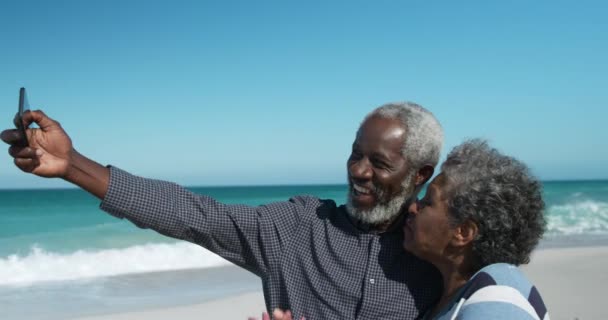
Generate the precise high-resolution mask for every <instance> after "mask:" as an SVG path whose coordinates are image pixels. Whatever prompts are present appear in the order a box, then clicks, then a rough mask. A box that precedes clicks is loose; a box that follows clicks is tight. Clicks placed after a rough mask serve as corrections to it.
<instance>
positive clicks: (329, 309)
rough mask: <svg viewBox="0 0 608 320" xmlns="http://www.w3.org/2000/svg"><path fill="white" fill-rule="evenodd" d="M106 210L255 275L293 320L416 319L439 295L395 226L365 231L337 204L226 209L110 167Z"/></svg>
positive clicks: (298, 202)
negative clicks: (200, 248)
mask: <svg viewBox="0 0 608 320" xmlns="http://www.w3.org/2000/svg"><path fill="white" fill-rule="evenodd" d="M100 207H101V209H102V210H104V211H106V212H108V213H110V214H112V215H114V216H116V217H119V218H126V219H128V220H130V221H131V222H133V223H134V224H135V225H137V226H138V227H140V228H150V229H153V230H156V231H157V232H159V233H161V234H164V235H166V236H169V237H173V238H177V239H182V240H186V241H190V242H193V243H196V244H198V245H200V246H202V247H204V248H207V249H209V250H210V251H212V252H215V253H216V254H218V255H220V256H221V257H223V258H225V259H227V260H229V261H231V262H233V263H234V264H236V265H238V266H241V267H243V268H245V269H247V270H249V271H250V272H252V273H254V274H256V275H257V276H259V277H260V278H261V280H262V285H263V291H264V298H265V301H266V307H267V308H268V310H273V309H274V308H282V309H290V310H292V312H293V314H294V319H300V317H302V316H304V317H306V319H308V320H315V319H415V318H417V317H418V316H419V315H420V314H421V312H424V311H425V309H426V308H428V307H430V306H431V305H432V304H433V303H434V302H435V301H436V299H437V298H438V297H439V294H440V292H441V279H440V276H439V273H438V272H437V271H436V270H435V268H434V267H432V266H431V265H430V264H427V263H426V262H423V261H421V260H419V259H417V258H416V257H414V256H412V255H411V254H409V253H407V252H404V251H403V249H402V241H403V234H402V231H401V228H400V227H399V226H397V227H396V228H393V229H392V230H389V231H387V232H384V233H380V234H376V233H370V232H366V231H362V230H360V229H358V228H357V227H356V226H354V225H353V223H352V222H351V221H350V219H349V217H348V215H347V213H346V210H345V207H344V206H336V204H335V203H334V202H333V201H331V200H320V199H318V198H315V197H310V196H297V197H293V198H291V199H290V200H289V201H285V202H277V203H270V204H266V205H261V206H257V207H251V206H245V205H226V204H222V203H219V202H217V201H215V200H214V199H212V198H210V197H208V196H204V195H198V194H194V193H192V192H190V191H188V190H187V189H185V188H182V187H180V186H178V185H176V184H174V183H170V182H165V181H159V180H152V179H145V178H141V177H137V176H134V175H131V174H129V173H127V172H125V171H122V170H120V169H118V168H116V167H110V186H109V189H108V192H107V194H106V197H105V199H104V200H103V202H102V203H101V206H100Z"/></svg>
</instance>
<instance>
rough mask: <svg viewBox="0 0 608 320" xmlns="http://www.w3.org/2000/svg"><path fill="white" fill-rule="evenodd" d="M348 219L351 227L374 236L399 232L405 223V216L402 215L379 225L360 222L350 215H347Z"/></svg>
mask: <svg viewBox="0 0 608 320" xmlns="http://www.w3.org/2000/svg"><path fill="white" fill-rule="evenodd" d="M348 218H349V219H350V220H351V221H352V223H353V225H354V226H355V227H357V229H359V230H361V231H364V232H367V233H374V234H380V233H385V232H391V231H394V230H399V229H401V227H402V225H403V222H404V221H405V215H403V214H398V215H397V216H395V217H393V218H392V219H390V220H388V221H385V222H382V223H379V224H368V223H364V222H361V221H360V220H357V219H355V218H354V217H352V216H351V215H350V214H349V215H348Z"/></svg>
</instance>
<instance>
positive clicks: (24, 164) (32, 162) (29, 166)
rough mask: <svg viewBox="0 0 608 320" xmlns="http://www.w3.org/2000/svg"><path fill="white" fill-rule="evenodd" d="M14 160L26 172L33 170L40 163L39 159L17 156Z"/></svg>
mask: <svg viewBox="0 0 608 320" xmlns="http://www.w3.org/2000/svg"><path fill="white" fill-rule="evenodd" d="M14 162H15V165H16V166H17V167H18V168H19V169H21V170H22V171H24V172H32V171H34V169H36V167H38V165H40V161H38V159H27V158H15V161H14Z"/></svg>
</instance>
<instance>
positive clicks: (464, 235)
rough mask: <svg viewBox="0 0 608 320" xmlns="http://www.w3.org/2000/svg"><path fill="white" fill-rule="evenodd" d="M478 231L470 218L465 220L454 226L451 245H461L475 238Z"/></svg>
mask: <svg viewBox="0 0 608 320" xmlns="http://www.w3.org/2000/svg"><path fill="white" fill-rule="evenodd" d="M478 233H479V228H478V227H477V224H476V223H475V222H473V221H471V220H467V221H465V222H463V223H461V224H460V225H458V226H457V227H456V229H455V230H454V236H453V237H452V241H451V242H452V245H453V246H458V247H463V246H466V245H468V244H469V243H471V242H473V240H475V237H476V236H477V234H478Z"/></svg>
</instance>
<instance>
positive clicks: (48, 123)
mask: <svg viewBox="0 0 608 320" xmlns="http://www.w3.org/2000/svg"><path fill="white" fill-rule="evenodd" d="M23 122H25V124H26V125H28V126H29V125H30V124H31V123H32V122H35V123H36V124H37V125H38V126H39V127H40V129H42V130H46V129H48V128H50V127H53V126H59V123H58V122H57V121H55V120H53V119H51V118H49V117H48V116H47V115H46V114H45V113H44V112H43V111H42V110H34V111H28V112H25V113H24V114H23Z"/></svg>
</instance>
